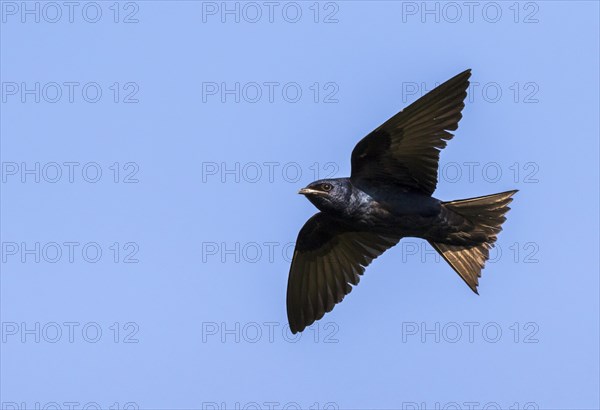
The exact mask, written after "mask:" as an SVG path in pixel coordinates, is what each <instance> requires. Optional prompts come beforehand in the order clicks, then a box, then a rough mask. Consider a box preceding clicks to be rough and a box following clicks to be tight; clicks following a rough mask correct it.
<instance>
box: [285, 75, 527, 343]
mask: <svg viewBox="0 0 600 410" xmlns="http://www.w3.org/2000/svg"><path fill="white" fill-rule="evenodd" d="M470 76H471V69H467V70H465V71H463V72H462V73H460V74H458V75H456V76H454V77H452V78H451V79H450V80H448V81H446V82H445V83H443V84H441V85H439V86H438V87H436V88H434V89H433V90H431V91H430V92H428V93H427V94H425V95H423V96H422V97H421V98H419V99H418V100H417V101H415V102H414V103H412V104H410V105H409V106H408V107H406V108H405V109H404V110H402V111H400V112H398V113H397V114H395V115H394V116H392V117H391V118H390V119H388V120H387V121H386V122H384V123H383V124H382V125H381V126H379V127H378V128H376V129H375V130H374V131H372V132H371V133H369V134H368V135H367V136H366V137H364V138H363V139H362V140H360V141H359V142H358V144H356V146H355V147H354V149H353V151H352V155H351V172H350V177H349V178H348V177H346V178H329V179H321V180H318V181H314V182H312V183H310V184H309V185H308V186H306V187H305V188H302V189H300V191H299V192H298V193H299V194H302V195H304V196H305V197H306V198H307V199H308V200H309V201H310V202H311V203H312V204H313V205H314V206H315V207H316V208H317V209H318V210H319V212H318V213H316V214H315V215H313V216H312V217H311V218H310V219H309V220H308V221H307V222H306V223H305V224H304V226H303V227H302V228H301V229H300V232H299V234H298V238H297V240H296V245H295V249H294V254H293V257H292V262H291V266H290V272H289V276H288V284H287V297H286V307H287V317H288V323H289V327H290V330H291V332H292V333H293V334H296V333H298V332H302V331H303V330H304V329H305V328H306V327H308V326H310V325H312V324H313V323H314V322H315V321H317V320H319V319H321V318H322V317H323V316H324V315H325V313H327V312H330V311H331V310H332V309H333V308H334V306H335V305H336V304H338V303H340V302H341V301H342V300H343V299H344V297H345V296H346V295H347V294H349V293H350V292H351V291H352V289H353V287H355V286H356V285H358V283H359V281H360V278H361V276H362V275H363V273H364V271H365V268H366V267H367V266H368V265H369V264H370V263H371V262H372V261H373V260H374V259H375V258H377V257H378V256H380V255H381V254H383V253H384V252H385V251H386V250H388V249H390V248H391V247H393V246H395V245H396V244H397V243H398V242H399V241H400V240H401V239H402V238H406V237H417V238H422V239H424V240H427V241H428V242H429V244H431V246H432V247H433V248H434V249H435V250H436V251H437V252H439V253H440V255H441V256H442V257H443V259H444V260H445V261H446V262H448V264H449V265H450V266H451V267H452V269H453V270H454V271H456V273H458V275H459V276H460V277H461V278H462V280H463V281H464V282H465V283H466V284H467V285H468V286H469V288H471V290H472V291H473V292H475V293H476V294H479V293H478V290H477V287H478V285H479V278H480V277H481V270H482V269H483V268H484V265H485V262H486V261H487V260H488V258H489V250H490V249H491V248H492V247H493V246H494V243H495V242H496V239H497V235H498V233H499V232H500V231H501V230H502V224H503V223H504V221H505V220H506V217H505V214H506V213H507V212H508V210H509V209H510V208H509V206H508V205H509V204H510V203H511V201H512V197H513V195H514V194H515V193H516V192H518V190H511V191H506V192H501V193H497V194H492V195H486V196H480V197H476V198H469V199H461V200H455V201H448V202H443V201H441V200H439V199H436V198H434V197H433V196H432V195H433V193H434V191H435V188H436V186H437V182H438V181H437V175H438V162H439V156H440V151H441V150H442V149H443V148H444V147H446V145H447V141H449V140H450V139H452V137H453V136H454V134H453V133H451V131H456V129H457V128H458V122H459V121H460V119H461V118H462V110H463V108H464V107H465V103H464V100H465V97H466V96H467V89H468V87H469V78H470Z"/></svg>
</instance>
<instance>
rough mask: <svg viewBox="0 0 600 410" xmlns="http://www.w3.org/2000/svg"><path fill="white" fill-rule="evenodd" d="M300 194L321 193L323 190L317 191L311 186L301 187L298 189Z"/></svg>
mask: <svg viewBox="0 0 600 410" xmlns="http://www.w3.org/2000/svg"><path fill="white" fill-rule="evenodd" d="M298 193H299V194H300V195H323V194H324V193H325V192H321V191H317V190H316V189H311V188H302V189H301V190H300V191H298Z"/></svg>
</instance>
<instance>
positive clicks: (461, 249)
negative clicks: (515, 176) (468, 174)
mask: <svg viewBox="0 0 600 410" xmlns="http://www.w3.org/2000/svg"><path fill="white" fill-rule="evenodd" d="M516 192H517V190H514V191H507V192H502V193H499V194H493V195H486V196H480V197H477V198H470V199H460V200H458V201H450V202H443V206H444V207H446V208H447V209H448V210H450V211H452V212H454V213H457V214H459V215H461V216H463V217H464V218H465V219H467V220H468V221H469V222H471V223H472V224H473V225H474V231H475V232H476V233H477V234H478V236H482V237H484V238H486V239H485V240H484V241H483V242H481V243H479V244H476V245H467V246H464V245H449V244H446V243H439V242H431V241H430V242H429V243H430V244H431V246H433V247H434V248H435V250H437V251H438V252H439V253H440V255H442V257H443V258H444V259H445V260H446V262H448V263H449V264H450V266H452V269H454V270H455V271H456V273H458V274H459V275H460V277H461V278H462V279H463V280H464V281H465V283H466V284H467V285H469V287H470V288H471V290H473V292H475V293H477V294H479V292H477V286H478V285H479V278H480V277H481V270H482V269H483V267H484V265H485V261H487V260H488V259H489V250H490V249H491V248H492V247H493V246H494V242H496V239H497V237H498V233H499V232H500V231H501V230H502V223H503V222H504V221H506V217H505V216H504V215H505V214H506V213H507V212H508V211H509V209H510V208H509V207H508V204H510V203H511V202H512V196H513V195H514V194H515V193H516Z"/></svg>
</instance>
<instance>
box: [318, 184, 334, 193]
mask: <svg viewBox="0 0 600 410" xmlns="http://www.w3.org/2000/svg"><path fill="white" fill-rule="evenodd" d="M321 188H322V189H323V191H326V192H329V191H331V188H333V187H332V186H331V184H323V185H321Z"/></svg>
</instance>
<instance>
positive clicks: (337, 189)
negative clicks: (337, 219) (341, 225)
mask: <svg viewBox="0 0 600 410" xmlns="http://www.w3.org/2000/svg"><path fill="white" fill-rule="evenodd" d="M298 193H299V194H301V195H304V196H306V198H307V199H308V200H309V201H310V202H312V204H313V205H314V206H316V207H317V208H319V210H321V211H323V212H341V211H344V210H345V209H346V207H347V205H348V201H349V199H350V196H351V195H352V185H351V184H350V181H349V180H348V179H347V178H338V179H320V180H318V181H315V182H311V183H310V184H308V186H307V187H306V188H302V189H301V190H300V191H298Z"/></svg>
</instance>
